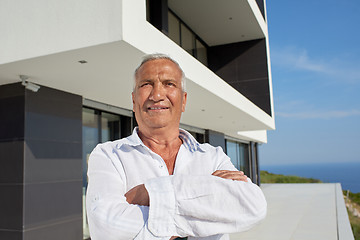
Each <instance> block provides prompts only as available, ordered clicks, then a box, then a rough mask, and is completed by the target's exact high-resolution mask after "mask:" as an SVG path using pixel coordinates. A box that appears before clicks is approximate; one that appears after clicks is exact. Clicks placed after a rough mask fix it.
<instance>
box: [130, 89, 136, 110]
mask: <svg viewBox="0 0 360 240" xmlns="http://www.w3.org/2000/svg"><path fill="white" fill-rule="evenodd" d="M131 99H132V103H133V112H135V100H134V99H135V94H134V92H132V93H131Z"/></svg>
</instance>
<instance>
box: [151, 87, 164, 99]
mask: <svg viewBox="0 0 360 240" xmlns="http://www.w3.org/2000/svg"><path fill="white" fill-rule="evenodd" d="M164 98H165V88H164V86H163V85H162V84H161V83H155V84H154V86H153V89H152V91H151V93H150V96H149V99H150V100H152V101H154V102H159V101H161V100H164Z"/></svg>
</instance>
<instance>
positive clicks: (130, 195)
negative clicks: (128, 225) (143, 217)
mask: <svg viewBox="0 0 360 240" xmlns="http://www.w3.org/2000/svg"><path fill="white" fill-rule="evenodd" d="M125 197H126V201H127V202H128V203H130V204H137V205H142V206H150V204H149V194H148V192H147V190H146V188H145V185H144V184H140V185H137V186H136V187H133V188H132V189H130V190H129V191H128V192H127V193H125Z"/></svg>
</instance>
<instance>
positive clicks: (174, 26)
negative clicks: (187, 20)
mask: <svg viewBox="0 0 360 240" xmlns="http://www.w3.org/2000/svg"><path fill="white" fill-rule="evenodd" d="M168 26H169V38H170V39H171V40H173V41H174V42H175V43H177V44H178V45H180V21H179V19H177V18H176V17H175V15H174V14H172V13H171V12H168Z"/></svg>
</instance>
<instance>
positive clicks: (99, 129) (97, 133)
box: [82, 107, 131, 239]
mask: <svg viewBox="0 0 360 240" xmlns="http://www.w3.org/2000/svg"><path fill="white" fill-rule="evenodd" d="M82 122H83V127H82V134H83V137H82V138H83V239H89V237H90V234H89V228H88V224H87V219H86V209H85V193H86V188H87V182H88V181H87V164H88V160H89V156H90V153H91V151H92V150H93V149H94V148H95V147H96V145H97V144H98V143H100V142H106V141H113V140H116V139H119V138H122V137H126V136H127V135H128V134H129V133H130V132H131V129H130V127H131V118H130V117H125V116H121V115H117V114H112V113H107V112H103V111H100V110H95V109H91V108H86V107H84V108H83V113H82Z"/></svg>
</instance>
